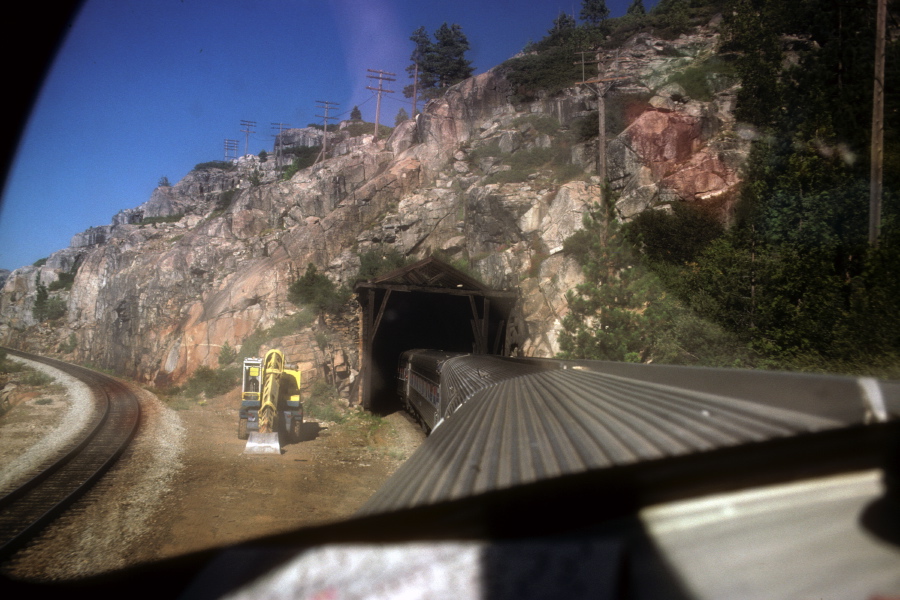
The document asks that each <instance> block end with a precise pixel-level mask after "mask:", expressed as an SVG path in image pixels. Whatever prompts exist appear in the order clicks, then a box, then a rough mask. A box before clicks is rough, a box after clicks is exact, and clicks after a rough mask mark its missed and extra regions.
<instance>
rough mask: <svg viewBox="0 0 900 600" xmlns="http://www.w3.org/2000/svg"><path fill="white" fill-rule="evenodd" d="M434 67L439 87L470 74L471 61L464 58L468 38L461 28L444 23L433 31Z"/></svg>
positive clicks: (471, 68) (449, 84)
mask: <svg viewBox="0 0 900 600" xmlns="http://www.w3.org/2000/svg"><path fill="white" fill-rule="evenodd" d="M434 39H435V44H434V53H435V55H436V57H435V58H436V60H435V68H436V71H437V78H438V81H439V82H440V87H449V86H451V85H454V84H456V83H459V82H460V81H462V80H464V79H467V78H469V77H471V76H472V71H473V70H474V68H473V67H472V63H471V62H470V61H468V60H466V52H468V51H469V40H468V39H467V38H466V34H464V33H463V32H462V28H461V27H460V26H459V25H457V24H456V23H454V24H453V25H450V26H449V27H448V26H447V24H446V23H444V24H443V25H441V26H440V28H439V29H438V30H437V31H436V32H435V33H434Z"/></svg>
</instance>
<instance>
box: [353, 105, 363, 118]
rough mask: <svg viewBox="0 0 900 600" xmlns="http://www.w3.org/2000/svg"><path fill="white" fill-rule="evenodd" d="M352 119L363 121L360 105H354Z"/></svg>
mask: <svg viewBox="0 0 900 600" xmlns="http://www.w3.org/2000/svg"><path fill="white" fill-rule="evenodd" d="M350 120H351V121H362V113H361V112H360V110H359V107H358V106H354V107H353V110H351V111H350Z"/></svg>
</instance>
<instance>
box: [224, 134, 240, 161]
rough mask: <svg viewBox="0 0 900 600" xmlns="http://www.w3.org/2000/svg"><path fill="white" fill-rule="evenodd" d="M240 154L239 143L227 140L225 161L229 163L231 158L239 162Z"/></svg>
mask: <svg viewBox="0 0 900 600" xmlns="http://www.w3.org/2000/svg"><path fill="white" fill-rule="evenodd" d="M237 153H238V141H237V140H228V139H226V140H225V160H226V161H227V160H228V159H229V158H233V159H235V160H237Z"/></svg>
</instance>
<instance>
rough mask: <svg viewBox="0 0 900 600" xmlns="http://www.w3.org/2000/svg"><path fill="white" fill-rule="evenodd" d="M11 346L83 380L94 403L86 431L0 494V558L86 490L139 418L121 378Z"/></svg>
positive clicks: (134, 400) (24, 355)
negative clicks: (22, 480)
mask: <svg viewBox="0 0 900 600" xmlns="http://www.w3.org/2000/svg"><path fill="white" fill-rule="evenodd" d="M6 351H7V352H8V353H9V354H10V355H12V356H19V357H22V358H27V359H28V360H33V361H36V362H41V363H44V364H47V365H50V366H52V367H53V368H55V369H59V370H60V371H63V372H64V373H67V374H69V375H71V376H73V377H75V378H77V379H79V380H81V381H82V382H84V383H85V384H86V385H87V386H88V387H89V388H90V390H91V393H92V395H93V397H94V404H95V408H94V412H93V414H92V416H91V418H90V419H89V422H88V424H87V426H86V427H85V429H84V432H83V433H82V435H80V436H78V437H76V438H75V439H74V440H73V441H72V442H71V443H70V444H69V445H68V446H67V447H66V448H64V449H62V450H61V451H60V452H59V453H58V454H57V456H55V457H54V458H53V459H51V460H50V461H48V463H46V464H44V465H43V466H42V467H41V470H40V472H39V473H36V474H35V475H34V476H33V477H32V478H31V479H30V480H28V481H27V482H26V483H24V484H23V485H21V486H20V487H19V488H17V489H15V490H13V491H11V492H9V493H8V494H7V495H6V496H4V497H3V498H0V559H2V558H6V557H8V556H9V555H11V554H12V553H13V552H15V551H16V550H17V549H19V548H21V547H22V546H23V545H24V544H25V543H26V542H28V541H29V540H30V539H32V538H33V537H35V536H36V535H37V534H38V533H39V532H40V531H41V530H42V529H43V528H44V527H45V526H46V525H47V524H48V523H49V522H50V521H52V520H53V519H54V518H56V517H57V516H59V515H60V514H61V513H62V512H63V511H64V510H65V509H66V508H67V507H68V506H69V505H70V504H71V503H72V502H74V501H75V500H76V499H77V498H78V497H79V496H80V495H81V494H82V493H84V492H85V491H87V490H88V489H89V488H90V487H91V485H93V484H94V483H95V482H96V481H97V480H98V479H99V478H100V476H101V475H103V473H104V472H106V470H107V469H108V468H109V467H110V466H112V464H113V463H114V462H115V461H116V459H118V457H119V456H120V455H121V454H122V452H123V451H124V450H125V448H126V447H127V446H128V444H129V442H130V441H131V439H132V437H133V436H134V433H135V431H136V430H137V426H138V422H139V420H140V405H139V403H138V399H137V396H135V395H134V393H133V392H132V391H131V389H129V387H128V386H126V385H125V384H123V383H121V382H119V381H117V380H116V379H113V378H112V377H108V376H106V375H103V374H102V373H98V372H96V371H91V370H90V369H85V368H83V367H79V366H77V365H72V364H69V363H64V362H61V361H57V360H53V359H50V358H44V357H40V356H35V355H32V354H28V353H25V352H20V351H17V350H11V349H7V350H6Z"/></svg>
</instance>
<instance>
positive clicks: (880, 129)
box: [869, 0, 887, 248]
mask: <svg viewBox="0 0 900 600" xmlns="http://www.w3.org/2000/svg"><path fill="white" fill-rule="evenodd" d="M886 20H887V0H878V9H877V12H876V16H875V90H874V94H873V98H872V165H871V168H870V187H869V246H871V247H872V248H875V247H877V246H878V238H879V237H880V236H881V199H882V184H883V177H884V35H885V33H884V28H885V21H886Z"/></svg>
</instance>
